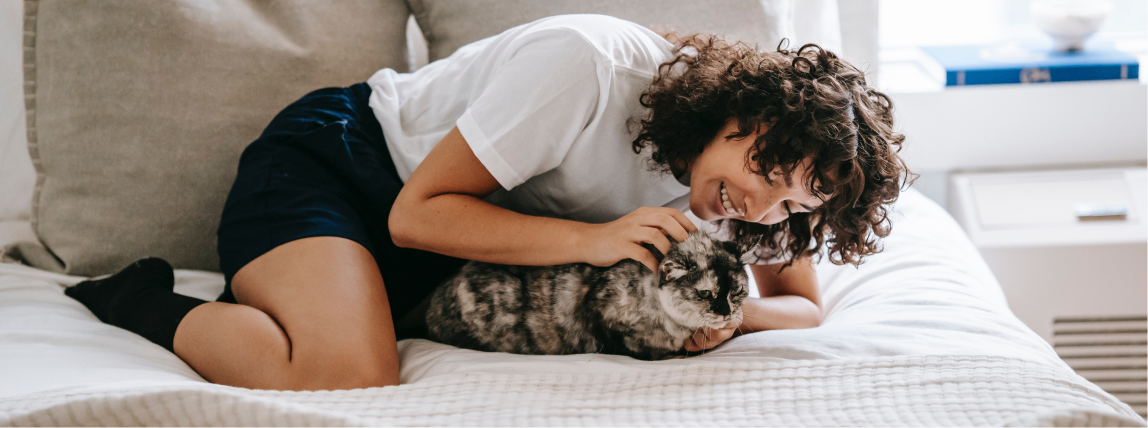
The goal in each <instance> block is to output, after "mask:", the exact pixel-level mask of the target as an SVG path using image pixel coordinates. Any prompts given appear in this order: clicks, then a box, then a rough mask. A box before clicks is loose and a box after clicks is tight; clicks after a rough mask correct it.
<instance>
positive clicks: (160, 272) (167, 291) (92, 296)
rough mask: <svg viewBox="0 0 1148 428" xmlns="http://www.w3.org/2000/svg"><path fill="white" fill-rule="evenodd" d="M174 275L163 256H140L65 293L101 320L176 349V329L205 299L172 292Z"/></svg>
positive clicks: (167, 347) (70, 288) (171, 349)
mask: <svg viewBox="0 0 1148 428" xmlns="http://www.w3.org/2000/svg"><path fill="white" fill-rule="evenodd" d="M174 286H175V274H174V273H173V272H172V268H171V265H170V264H168V263H167V262H166V261H164V260H163V259H159V258H154V257H152V258H146V259H140V260H138V261H136V262H135V263H132V264H131V265H128V267H125V268H123V270H121V271H119V272H118V273H116V274H115V275H112V276H109V277H107V278H104V279H98V280H88V281H84V282H81V283H79V284H76V285H74V286H71V287H68V288H66V289H65V290H64V294H67V295H68V296H71V297H72V298H73V299H76V300H79V301H80V303H83V304H84V306H87V307H88V309H89V310H91V311H92V313H93V314H95V315H96V317H97V318H99V319H100V321H103V322H105V323H108V324H111V325H114V326H116V327H120V328H123V329H125V330H128V331H130V332H132V333H135V334H138V335H140V336H143V337H144V338H145V339H147V340H150V341H152V342H153V343H155V344H157V345H160V346H162V347H164V348H166V349H167V350H168V351H172V352H174V349H173V345H172V341H173V340H174V339H175V329H176V327H179V322H180V321H182V320H183V317H184V316H186V315H187V313H188V312H191V310H192V309H194V308H195V307H196V306H199V305H202V304H204V303H207V302H206V301H204V300H200V299H196V298H194V297H188V296H184V295H182V294H178V293H176V292H174V291H172V288H173V287H174Z"/></svg>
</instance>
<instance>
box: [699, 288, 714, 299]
mask: <svg viewBox="0 0 1148 428" xmlns="http://www.w3.org/2000/svg"><path fill="white" fill-rule="evenodd" d="M698 297H701V298H703V299H711V298H713V297H714V293H713V292H712V291H709V290H698Z"/></svg>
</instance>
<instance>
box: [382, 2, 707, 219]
mask: <svg viewBox="0 0 1148 428" xmlns="http://www.w3.org/2000/svg"><path fill="white" fill-rule="evenodd" d="M671 47H672V46H671V44H670V43H669V42H667V41H666V40H665V39H663V38H662V37H660V36H658V35H657V34H656V33H654V32H652V31H650V30H649V29H646V28H645V27H642V26H639V25H637V24H634V23H632V22H629V21H624V20H621V19H617V18H613V17H609V16H602V15H564V16H555V17H550V18H546V19H542V20H538V21H535V22H532V23H529V24H525V25H521V26H518V27H515V28H512V29H510V30H507V31H505V32H503V33H502V34H499V35H497V36H493V37H490V38H487V39H483V40H480V41H477V42H474V43H471V44H469V45H466V46H463V47H462V48H460V49H459V50H458V51H457V52H455V53H454V54H453V55H451V56H450V57H447V58H444V59H442V60H439V61H435V62H433V63H431V64H429V65H427V66H425V67H423V68H421V69H419V70H418V71H416V72H414V73H405V74H400V73H396V72H395V71H394V70H391V69H383V70H380V71H379V72H377V73H375V75H374V76H371V78H370V80H368V81H367V83H368V84H369V85H370V86H371V89H372V93H371V100H370V105H371V108H372V109H373V110H374V112H375V116H376V117H378V120H379V123H380V124H381V125H382V128H383V134H384V136H385V137H386V139H387V147H388V149H389V150H390V154H391V158H392V159H393V160H394V162H395V167H396V169H397V170H398V173H399V176H400V177H401V178H402V179H403V180H404V181H405V180H406V179H407V178H408V177H410V175H411V172H413V171H414V169H415V168H416V167H417V166H418V164H419V163H420V162H422V160H423V159H424V158H425V157H426V155H427V153H429V152H430V151H431V149H432V148H433V147H434V146H435V144H438V142H439V140H441V139H442V138H443V137H444V136H445V135H446V133H447V132H449V131H450V129H451V128H453V127H455V126H458V129H459V131H460V132H461V133H462V136H463V137H464V138H465V139H466V141H467V143H468V144H469V145H470V148H471V149H472V150H473V151H474V153H475V155H476V156H477V157H478V159H479V161H481V162H482V164H483V166H485V167H486V169H487V170H488V171H490V173H491V175H493V176H494V178H495V179H497V180H498V183H499V184H501V185H502V189H499V190H498V191H496V192H495V193H493V194H491V195H490V196H489V197H487V198H486V200H487V201H488V202H490V203H492V204H494V205H497V206H500V207H503V208H506V209H509V210H512V211H515V212H519V213H522V214H529V215H536V216H544V217H556V218H565V219H570V220H577V221H584V222H593V223H601V222H608V221H612V220H615V219H617V218H619V217H621V216H623V215H626V214H628V213H630V212H631V211H633V210H635V209H637V208H640V207H643V206H672V207H675V208H678V209H681V210H686V209H688V207H689V187H687V186H684V185H682V184H681V183H679V182H678V181H677V180H676V179H675V178H674V177H673V176H672V175H670V174H665V173H661V172H655V171H650V170H649V168H648V165H649V163H648V159H649V152H648V149H647V150H646V151H643V152H642V153H641V154H635V153H634V151H633V149H632V148H631V147H632V146H631V142H632V141H633V135H632V134H631V133H630V131H629V128H628V126H627V121H628V120H630V119H631V118H633V117H636V116H641V115H642V114H643V112H644V110H645V108H644V107H642V106H641V104H640V103H639V101H638V98H639V96H640V95H641V93H642V91H643V90H645V89H646V88H647V86H649V84H650V82H651V81H652V80H653V78H654V76H655V74H656V73H657V69H658V66H659V65H660V64H662V63H663V62H665V61H667V60H669V59H670V58H671V52H670V49H671Z"/></svg>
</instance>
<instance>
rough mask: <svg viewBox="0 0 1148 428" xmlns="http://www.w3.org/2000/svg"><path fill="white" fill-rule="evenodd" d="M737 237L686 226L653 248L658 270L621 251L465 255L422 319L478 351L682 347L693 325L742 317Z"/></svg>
mask: <svg viewBox="0 0 1148 428" xmlns="http://www.w3.org/2000/svg"><path fill="white" fill-rule="evenodd" d="M743 247H744V246H742V245H738V244H735V243H733V242H728V241H718V240H716V239H714V238H713V237H711V236H710V235H708V234H706V233H705V232H693V233H691V234H690V236H689V238H688V239H686V240H685V241H683V242H681V243H676V244H674V245H673V246H672V247H671V249H670V251H669V253H668V254H666V255H665V256H664V257H661V262H660V263H659V270H660V271H661V272H660V274H658V273H654V272H651V271H650V269H649V268H647V267H645V265H642V264H641V263H638V262H636V261H633V260H629V259H627V260H624V261H621V262H618V263H617V264H615V265H613V266H610V267H596V266H593V265H589V264H584V263H574V264H566V265H558V266H542V267H540V266H505V265H495V264H490V263H481V262H468V263H467V264H466V265H464V266H463V268H462V270H461V272H459V273H458V274H457V275H456V276H454V277H453V278H451V279H449V280H447V281H446V282H445V283H443V284H442V285H441V286H439V288H438V289H436V290H435V293H434V295H433V296H432V297H431V303H430V307H429V309H428V310H427V317H426V321H427V327H428V330H429V334H430V337H431V338H432V339H434V340H436V341H438V342H442V343H446V344H449V345H454V346H458V347H461V348H468V349H476V350H480V351H492V352H509V353H516V354H545V355H561V354H579V353H607V354H618V355H627V356H631V357H634V358H638V359H643V360H660V359H666V358H674V357H678V356H683V355H684V354H685V350H684V349H683V345H684V344H685V342H686V339H687V338H689V337H691V336H693V335H694V333H695V332H697V331H698V330H699V329H700V328H701V327H711V328H713V327H719V326H722V325H724V324H726V323H728V322H730V321H737V322H740V321H741V317H742V312H741V304H742V302H744V301H745V298H746V296H748V286H749V284H748V282H749V278H748V274H747V273H746V270H745V266H746V263H747V262H748V260H750V259H752V258H753V252H752V251H747V250H745V249H744V248H743ZM648 248H653V247H652V246H651V247H648ZM653 251H654V252H655V255H657V256H660V255H661V254H660V252H657V250H656V249H654V250H653Z"/></svg>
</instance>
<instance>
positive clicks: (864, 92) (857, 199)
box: [633, 33, 915, 269]
mask: <svg viewBox="0 0 1148 428" xmlns="http://www.w3.org/2000/svg"><path fill="white" fill-rule="evenodd" d="M665 37H666V39H667V40H669V41H670V42H671V43H673V44H674V50H673V52H674V53H675V57H674V58H673V59H672V60H670V61H667V62H665V63H664V64H662V65H661V66H660V67H659V69H658V75H657V76H656V77H655V79H654V80H653V82H652V83H651V84H650V86H649V88H647V89H646V91H644V92H643V93H642V95H641V99H640V100H641V103H642V105H643V106H645V107H647V108H649V111H648V114H647V115H646V116H644V117H641V118H636V124H637V125H638V134H637V137H636V138H635V139H634V142H633V149H634V151H635V152H640V151H641V150H642V149H643V148H645V147H646V146H651V147H652V159H651V160H652V163H653V165H652V168H654V169H662V170H664V171H670V170H671V169H679V170H681V169H684V168H686V167H688V165H690V164H691V163H692V162H693V160H694V159H696V158H697V157H698V155H700V154H701V153H702V150H703V149H705V147H706V145H707V144H709V143H710V142H711V141H713V139H714V138H715V137H716V136H717V133H718V131H719V130H720V129H721V128H722V127H723V126H724V125H725V123H726V122H727V121H728V120H729V119H736V120H737V123H738V132H737V133H736V134H733V135H729V136H726V137H725V138H726V139H740V138H745V137H748V136H750V135H752V134H754V132H755V131H756V130H758V129H761V128H759V127H761V126H763V125H764V126H766V127H767V131H766V132H764V133H762V134H760V135H759V136H758V137H757V139H756V141H755V143H754V145H753V148H752V149H751V150H750V151H749V153H748V154H747V158H746V163H747V165H748V166H749V167H750V168H751V169H752V170H753V171H755V172H757V173H759V174H762V175H763V176H764V177H765V180H766V181H767V182H768V183H770V184H772V183H773V180H772V179H771V178H770V177H769V174H768V172H770V171H780V172H781V176H782V177H784V179H785V183H786V184H787V185H791V184H792V173H793V171H794V169H795V168H796V167H797V166H798V165H799V164H801V163H802V162H803V161H805V160H806V159H811V160H812V166H811V167H810V170H809V174H808V182H806V183H803V185H804V186H805V188H806V190H808V191H809V192H810V193H811V194H814V195H820V197H821V198H822V199H823V200H824V201H825V202H824V203H823V204H822V205H821V206H820V207H818V208H817V209H815V210H814V211H813V212H810V213H792V214H791V215H790V216H789V218H788V219H787V220H786V221H783V222H781V223H778V224H773V225H763V224H758V223H750V222H744V221H739V220H730V219H726V220H722V221H721V223H720V227H722V228H725V229H726V230H727V231H729V232H730V234H731V236H732V237H733V238H734V239H735V240H738V241H741V242H742V243H743V244H744V243H748V244H758V245H761V246H762V247H764V248H765V249H766V253H770V254H772V255H780V254H787V255H789V262H788V263H786V264H785V265H784V266H783V267H782V269H784V267H785V266H789V265H791V264H792V263H793V260H794V259H796V258H798V257H808V256H812V255H814V254H817V253H819V252H820V250H821V249H822V248H823V247H828V255H829V259H830V261H832V262H833V263H834V264H838V265H842V264H846V263H850V264H853V265H859V264H860V263H861V262H862V259H863V258H864V257H865V256H868V255H871V254H874V253H877V252H880V251H881V245H880V241H879V238H884V237H885V236H887V235H888V234H889V231H890V230H891V223H890V221H889V208H888V207H889V204H891V203H892V202H894V201H896V199H897V196H898V195H899V194H900V191H901V188H902V187H903V186H907V185H909V184H911V182H912V180H913V179H914V177H913V176H914V175H915V174H913V173H912V172H911V171H909V169H908V167H907V166H906V165H905V163H904V161H903V160H902V159H901V158H900V156H899V155H898V152H899V151H900V149H901V143H902V142H903V141H904V140H905V137H904V135H902V134H899V133H897V132H895V131H894V130H893V103H892V101H891V100H890V99H889V97H888V96H887V95H885V94H883V93H881V92H878V91H877V90H876V89H874V88H872V87H870V86H867V85H866V83H865V74H864V73H863V72H862V71H861V70H859V69H858V68H857V67H854V66H853V65H851V64H849V63H847V62H845V61H844V60H842V59H841V58H839V57H838V56H837V55H835V54H834V53H833V52H830V51H827V50H825V49H822V48H821V47H820V46H818V45H815V44H806V45H804V46H801V47H800V48H798V49H797V50H789V49H787V48H786V47H787V46H788V41H787V40H783V41H782V42H781V44H779V45H778V47H777V50H776V51H775V52H766V51H762V50H759V49H758V48H757V47H756V46H750V45H747V44H745V43H742V42H737V43H730V42H727V41H726V40H724V39H722V38H721V37H719V36H714V35H708V34H694V35H690V36H684V37H683V36H679V35H677V34H676V33H669V34H666V35H665ZM671 166H673V168H671Z"/></svg>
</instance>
